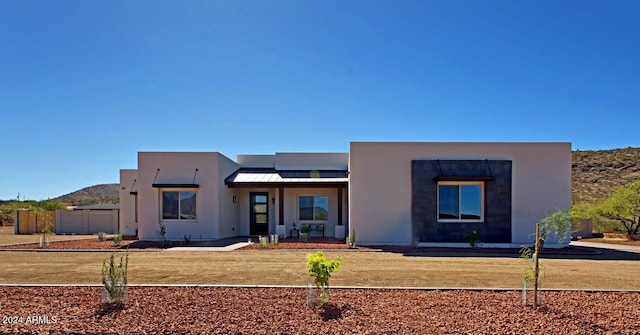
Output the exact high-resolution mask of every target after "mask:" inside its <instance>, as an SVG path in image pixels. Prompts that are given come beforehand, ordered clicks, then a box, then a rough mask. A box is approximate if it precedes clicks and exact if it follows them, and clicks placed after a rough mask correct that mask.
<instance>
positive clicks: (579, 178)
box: [571, 148, 640, 203]
mask: <svg viewBox="0 0 640 335" xmlns="http://www.w3.org/2000/svg"><path fill="white" fill-rule="evenodd" d="M571 161H572V164H571V192H572V197H573V203H593V202H595V201H598V200H600V199H603V198H606V197H607V196H608V195H610V194H611V192H613V190H615V189H616V188H619V187H623V186H626V185H628V184H629V183H631V182H633V181H636V180H640V148H627V149H612V150H596V151H579V150H576V151H574V152H573V155H572V158H571Z"/></svg>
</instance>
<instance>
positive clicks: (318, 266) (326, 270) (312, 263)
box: [307, 251, 343, 307]
mask: <svg viewBox="0 0 640 335" xmlns="http://www.w3.org/2000/svg"><path fill="white" fill-rule="evenodd" d="M342 263H343V260H342V257H340V256H338V257H337V258H336V259H335V260H327V259H326V258H325V256H324V254H323V253H322V251H318V252H316V253H315V254H308V255H307V269H308V270H307V274H308V275H309V276H311V277H312V278H313V282H314V284H315V286H316V288H317V289H319V291H320V292H319V294H318V295H317V296H315V295H311V294H310V295H309V296H308V297H307V304H308V305H309V306H310V307H314V306H316V300H317V299H316V298H319V302H320V303H327V302H329V293H328V291H327V290H328V289H329V278H331V274H332V273H333V272H337V271H339V270H340V265H342Z"/></svg>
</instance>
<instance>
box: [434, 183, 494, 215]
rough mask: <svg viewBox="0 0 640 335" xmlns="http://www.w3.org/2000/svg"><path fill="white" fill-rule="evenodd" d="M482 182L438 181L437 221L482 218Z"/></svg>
mask: <svg viewBox="0 0 640 335" xmlns="http://www.w3.org/2000/svg"><path fill="white" fill-rule="evenodd" d="M483 204H484V183H481V182H440V183H438V221H469V222H481V221H483V220H484V205H483Z"/></svg>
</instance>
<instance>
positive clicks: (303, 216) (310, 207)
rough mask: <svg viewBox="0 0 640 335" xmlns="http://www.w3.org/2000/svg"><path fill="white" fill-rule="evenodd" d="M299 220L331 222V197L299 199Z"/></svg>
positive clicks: (304, 197) (303, 197) (305, 197)
mask: <svg viewBox="0 0 640 335" xmlns="http://www.w3.org/2000/svg"><path fill="white" fill-rule="evenodd" d="M298 218H299V219H300V221H327V220H329V197H328V196H324V195H322V196H301V197H299V198H298Z"/></svg>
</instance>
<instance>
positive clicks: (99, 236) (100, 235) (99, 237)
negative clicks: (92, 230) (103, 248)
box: [98, 231, 105, 242]
mask: <svg viewBox="0 0 640 335" xmlns="http://www.w3.org/2000/svg"><path fill="white" fill-rule="evenodd" d="M104 235H105V234H104V232H103V231H101V232H98V241H100V242H104V240H105V236H104Z"/></svg>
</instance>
